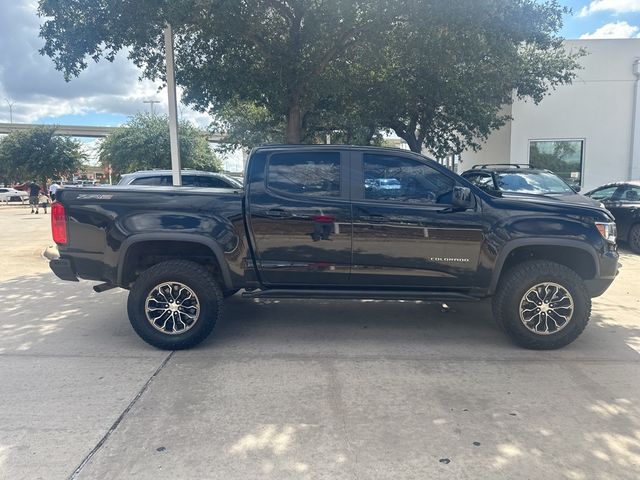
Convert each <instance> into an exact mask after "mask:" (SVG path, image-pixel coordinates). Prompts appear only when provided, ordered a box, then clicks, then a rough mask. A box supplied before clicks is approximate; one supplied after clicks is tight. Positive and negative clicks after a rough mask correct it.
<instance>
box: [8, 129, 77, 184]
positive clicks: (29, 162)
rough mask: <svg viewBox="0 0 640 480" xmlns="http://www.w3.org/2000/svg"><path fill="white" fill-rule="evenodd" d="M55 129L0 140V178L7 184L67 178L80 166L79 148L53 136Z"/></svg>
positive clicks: (30, 132)
mask: <svg viewBox="0 0 640 480" xmlns="http://www.w3.org/2000/svg"><path fill="white" fill-rule="evenodd" d="M55 131H56V127H55V126H50V127H49V126H47V127H33V128H30V129H28V130H22V131H17V132H12V133H10V134H9V135H7V136H6V137H5V138H4V139H2V141H0V177H2V178H4V179H5V180H7V182H8V183H11V182H16V181H25V180H36V181H39V182H41V183H43V184H44V183H46V182H47V180H49V179H58V178H60V177H66V176H70V175H72V174H74V173H76V172H77V171H78V170H80V169H81V167H82V162H83V161H84V160H86V154H85V153H84V152H83V151H82V145H81V144H80V143H79V142H77V141H75V140H72V139H71V138H68V137H62V136H58V135H56V134H55Z"/></svg>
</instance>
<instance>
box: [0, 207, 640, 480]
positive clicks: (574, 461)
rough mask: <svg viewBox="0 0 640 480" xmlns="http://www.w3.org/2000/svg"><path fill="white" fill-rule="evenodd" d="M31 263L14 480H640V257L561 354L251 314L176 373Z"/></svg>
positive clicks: (483, 339)
mask: <svg viewBox="0 0 640 480" xmlns="http://www.w3.org/2000/svg"><path fill="white" fill-rule="evenodd" d="M3 219H4V217H3V215H0V232H4V231H5V230H6V227H7V224H4V225H3V223H2V222H3V221H4V220H3ZM24 222H30V221H29V220H25V221H24ZM34 222H35V221H34ZM34 225H35V223H34ZM43 225H44V224H43ZM41 227H42V228H44V227H43V226H42V225H41ZM41 233H42V235H43V236H44V233H46V232H44V230H42V232H41ZM3 244H4V243H3ZM46 244H47V239H46V238H43V241H42V246H43V247H44V246H46ZM3 258H4V257H3ZM32 260H33V262H34V263H35V265H36V266H33V267H30V268H33V269H34V270H35V272H36V274H35V275H18V276H14V277H12V278H10V279H5V280H4V281H2V283H0V332H1V335H0V386H1V387H0V478H3V479H4V478H6V479H12V480H13V479H20V478H25V479H27V478H28V479H32V478H46V479H57V478H69V477H72V478H79V479H94V478H96V479H98V478H99V479H102V478H109V479H114V478H153V479H164V478H167V479H169V478H171V479H173V478H211V479H225V480H226V479H236V478H237V479H252V478H255V479H258V478H260V479H269V478H273V479H287V478H292V479H293V478H295V479H316V478H327V479H340V478H346V479H367V480H368V479H377V478H380V479H388V478H393V479H405V478H406V479H413V478H415V479H425V478H429V479H439V478H472V479H476V478H487V479H495V478H504V479H512V478H530V479H537V478H540V479H549V478H566V479H592V478H598V479H619V478H629V479H635V478H638V477H640V385H639V383H638V378H639V367H640V316H639V315H638V314H639V313H640V308H639V306H640V289H639V288H638V278H640V257H637V256H633V255H630V254H624V256H623V260H622V262H623V266H624V268H623V270H622V272H621V275H620V278H619V279H618V280H617V281H616V284H615V287H614V288H613V289H612V290H610V291H609V292H607V294H606V295H605V296H604V297H602V298H601V299H598V300H596V302H595V304H594V315H593V318H592V323H591V325H590V326H589V327H588V328H587V330H586V332H585V333H584V334H583V335H582V336H581V337H580V338H579V339H578V341H576V342H575V343H574V344H572V345H571V346H569V347H567V348H565V349H563V350H560V351H555V352H531V351H526V350H521V349H518V348H516V347H513V346H512V345H511V344H510V343H509V342H508V341H507V340H506V338H505V337H503V336H502V334H501V333H500V332H499V331H498V330H497V329H496V328H495V327H494V325H493V323H492V321H491V317H490V310H489V306H488V305H486V304H460V305H454V306H453V307H454V310H453V311H451V312H448V313H445V312H443V311H442V310H441V308H440V307H439V306H438V305H434V304H424V303H419V302H371V301H369V302H364V301H363V302H346V301H332V302H329V301H314V302H308V301H268V302H254V301H247V300H243V299H241V298H239V297H237V296H236V297H233V298H232V299H231V300H230V301H229V302H228V304H227V308H226V315H225V318H224V319H223V320H222V321H221V322H220V324H219V325H218V326H217V328H216V331H215V332H214V335H213V336H212V337H211V338H210V339H209V340H208V341H206V342H205V343H204V344H203V345H202V346H200V347H199V348H197V349H194V350H190V351H186V352H176V353H174V354H169V353H168V352H162V351H158V350H154V349H153V348H151V347H149V346H147V345H146V344H145V343H144V342H142V341H141V340H139V339H138V338H137V337H136V336H135V334H134V332H133V331H132V329H131V327H130V326H129V323H128V320H127V318H126V312H125V301H126V292H123V291H120V290H114V291H109V292H105V293H103V294H95V293H93V292H92V290H91V285H92V284H91V283H89V282H81V283H79V284H75V283H69V282H61V281H58V280H56V279H55V277H53V275H52V274H50V273H47V272H46V263H44V261H43V260H41V259H39V257H34V258H32ZM3 261H4V260H3ZM40 261H42V262H43V263H40ZM38 268H40V270H38ZM38 272H39V273H38Z"/></svg>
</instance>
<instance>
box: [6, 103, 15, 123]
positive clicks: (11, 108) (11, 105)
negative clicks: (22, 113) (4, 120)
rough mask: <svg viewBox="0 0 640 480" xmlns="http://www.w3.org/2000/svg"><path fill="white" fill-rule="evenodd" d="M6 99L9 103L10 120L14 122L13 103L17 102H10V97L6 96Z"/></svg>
mask: <svg viewBox="0 0 640 480" xmlns="http://www.w3.org/2000/svg"><path fill="white" fill-rule="evenodd" d="M4 101H5V102H7V105H9V122H10V123H13V105H14V104H15V103H16V102H10V101H9V99H8V98H5V99H4Z"/></svg>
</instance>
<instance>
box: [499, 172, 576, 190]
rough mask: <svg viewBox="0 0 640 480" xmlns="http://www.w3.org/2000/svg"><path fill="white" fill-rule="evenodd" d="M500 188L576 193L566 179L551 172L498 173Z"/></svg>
mask: <svg viewBox="0 0 640 480" xmlns="http://www.w3.org/2000/svg"><path fill="white" fill-rule="evenodd" d="M496 177H497V180H498V189H499V190H502V191H503V192H511V193H533V194H543V193H575V192H574V191H573V190H572V189H571V187H569V185H567V184H566V183H565V182H564V180H562V179H561V178H560V177H558V176H557V175H555V174H553V173H550V172H500V173H496Z"/></svg>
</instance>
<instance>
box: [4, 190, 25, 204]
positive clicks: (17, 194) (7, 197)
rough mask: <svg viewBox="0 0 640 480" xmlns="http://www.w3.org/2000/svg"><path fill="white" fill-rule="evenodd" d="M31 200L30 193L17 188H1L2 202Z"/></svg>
mask: <svg viewBox="0 0 640 480" xmlns="http://www.w3.org/2000/svg"><path fill="white" fill-rule="evenodd" d="M27 200H29V192H23V191H21V190H16V189H15V188H10V187H2V188H0V202H4V203H8V202H21V203H24V202H25V201H27Z"/></svg>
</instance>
